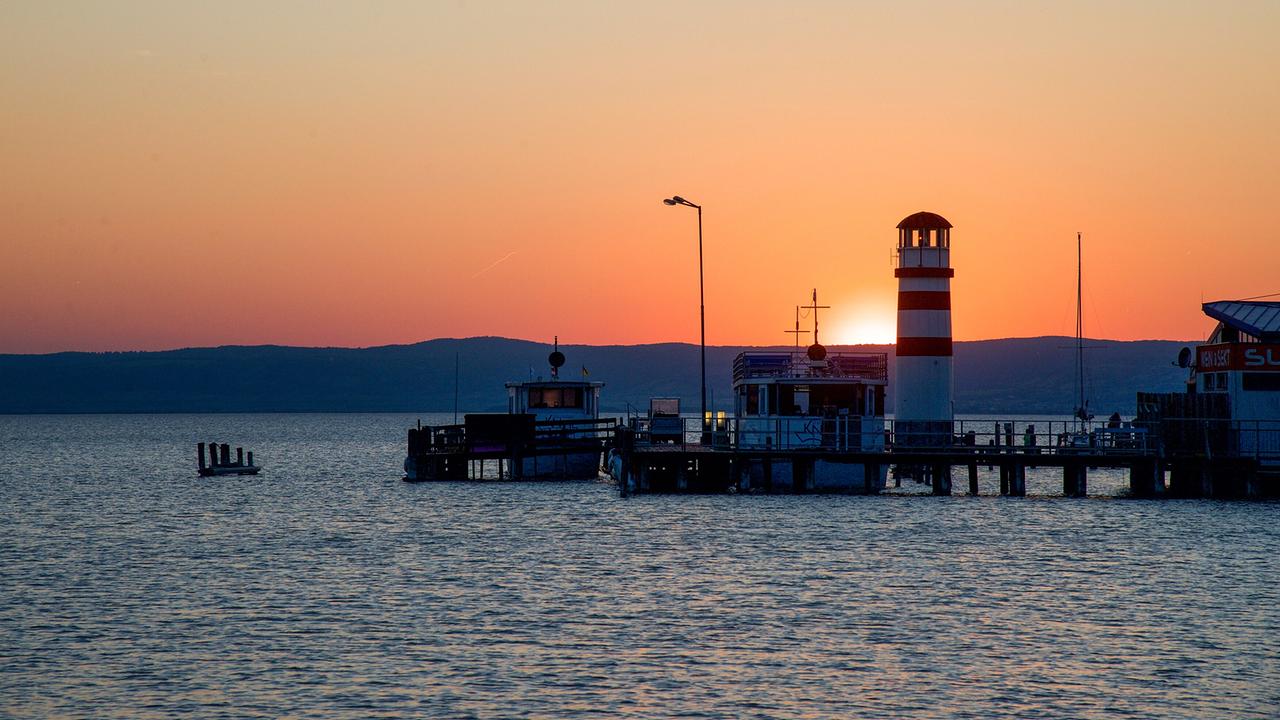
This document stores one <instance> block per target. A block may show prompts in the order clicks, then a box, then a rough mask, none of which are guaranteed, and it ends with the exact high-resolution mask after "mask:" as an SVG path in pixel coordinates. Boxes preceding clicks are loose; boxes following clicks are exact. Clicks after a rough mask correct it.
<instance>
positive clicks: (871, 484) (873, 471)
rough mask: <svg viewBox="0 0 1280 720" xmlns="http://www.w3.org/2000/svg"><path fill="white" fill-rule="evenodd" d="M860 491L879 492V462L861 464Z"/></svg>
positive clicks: (867, 492) (868, 493) (870, 493)
mask: <svg viewBox="0 0 1280 720" xmlns="http://www.w3.org/2000/svg"><path fill="white" fill-rule="evenodd" d="M862 491H863V492H864V493H866V494H867V495H875V494H877V493H879V492H880V463H874V462H869V463H866V464H865V465H863V466H862Z"/></svg>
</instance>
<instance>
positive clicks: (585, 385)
mask: <svg viewBox="0 0 1280 720" xmlns="http://www.w3.org/2000/svg"><path fill="white" fill-rule="evenodd" d="M547 362H548V364H549V365H550V367H551V372H550V377H549V378H547V379H544V378H542V377H538V378H534V379H529V380H525V381H520V382H508V383H506V385H505V386H506V390H507V412H505V413H468V414H466V415H464V416H463V420H464V422H463V423H462V424H454V425H446V426H440V427H430V426H427V427H423V426H419V427H417V428H411V429H410V430H409V439H408V453H407V455H406V457H405V461H404V471H405V476H404V479H405V480H408V481H418V480H462V479H482V478H484V477H485V470H484V467H485V465H484V463H485V462H486V461H496V467H497V476H498V478H500V479H501V478H510V479H518V480H541V479H581V478H594V477H596V476H597V474H598V473H599V471H600V464H601V455H602V453H603V450H604V445H605V441H606V440H607V439H608V438H609V437H611V436H612V431H613V428H614V426H615V425H616V420H615V419H613V418H604V419H601V418H600V391H601V389H602V388H603V387H604V383H603V382H600V381H595V380H588V379H587V371H586V369H585V368H584V369H583V373H582V378H581V379H579V380H573V379H564V378H561V377H560V369H561V368H562V367H563V366H564V364H565V356H564V353H562V352H560V339H559V337H556V338H555V341H554V345H553V349H552V351H551V353H550V355H548V357H547ZM455 417H456V415H455ZM477 462H478V463H479V466H478V467H476V466H474V463H477Z"/></svg>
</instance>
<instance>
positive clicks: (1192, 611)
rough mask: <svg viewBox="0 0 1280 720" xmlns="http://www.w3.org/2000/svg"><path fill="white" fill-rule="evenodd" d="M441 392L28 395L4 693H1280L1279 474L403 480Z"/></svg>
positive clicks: (5, 469) (917, 703) (861, 706)
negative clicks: (351, 408) (214, 411)
mask: <svg viewBox="0 0 1280 720" xmlns="http://www.w3.org/2000/svg"><path fill="white" fill-rule="evenodd" d="M412 420H413V419H412V418H408V417H403V416H395V415H368V416H353V415H338V416H325V415H244V416H237V415H223V416H106V417H103V416H73V417H6V418H0V453H2V454H0V501H2V502H0V527H2V528H3V533H2V534H0V658H2V662H0V715H3V716H6V717H55V716H58V717H86V718H89V717H92V718H99V717H131V718H153V717H154V718H167V717H173V716H175V715H180V714H181V715H194V716H199V717H214V718H218V717H228V718H230V717H236V718H240V717H281V716H306V717H331V718H365V717H374V718H376V717H403V716H405V715H416V716H425V717H442V718H459V717H462V718H465V717H477V718H489V717H517V718H575V717H582V718H587V717H590V718H598V717H612V718H674V717H679V718H721V717H751V718H828V717H833V716H851V717H858V716H860V717H898V718H940V717H956V718H1026V717H1062V718H1104V717H1105V718H1113V717H1125V718H1203V717H1229V718H1251V717H1252V718H1263V717H1275V716H1276V707H1277V703H1278V701H1280V649H1278V648H1277V644H1276V642H1275V638H1276V637H1280V587H1278V584H1277V579H1278V575H1277V570H1278V565H1280V559H1278V558H1280V523H1278V522H1277V519H1278V517H1280V505H1276V504H1269V503H1243V502H1241V503H1231V502H1214V501H1138V500H1107V499H1096V498H1095V499H1088V500H1067V499H1061V498H1049V497H1039V498H1037V497H1030V498H1025V499H1001V498H996V497H981V498H964V497H955V498H928V497H870V498H868V497H637V498H631V499H627V500H621V499H619V498H618V497H617V496H616V494H615V493H614V492H613V491H612V489H611V488H610V487H608V486H605V485H602V484H598V483H590V482H581V483H545V484H528V485H517V484H510V483H491V484H484V485H461V484H438V485H429V484H424V485H408V484H404V483H401V482H399V481H398V480H397V478H398V465H399V460H400V453H401V450H402V448H401V443H400V441H401V439H402V436H403V432H402V431H403V428H405V427H408V426H409V425H410V424H411V421H412ZM211 438H227V439H229V440H235V441H237V442H242V443H244V444H245V445H246V446H248V447H252V449H253V450H254V451H255V453H256V456H257V457H259V458H261V459H262V461H263V463H264V464H265V465H266V466H267V468H268V470H267V472H266V473H265V474H264V475H262V476H260V477H258V478H253V479H247V478H246V479H223V480H198V479H196V478H195V477H194V472H193V470H192V465H193V464H194V458H193V457H191V456H192V455H193V453H194V449H193V447H194V443H195V442H197V441H199V440H208V439H211ZM1091 481H1092V480H1091ZM1055 482H1056V480H1055V478H1054V477H1053V476H1052V475H1048V474H1046V475H1044V476H1043V477H1039V478H1038V479H1037V478H1036V476H1033V478H1032V479H1030V480H1029V486H1030V489H1031V490H1032V491H1033V493H1035V492H1038V493H1039V494H1040V495H1051V494H1053V489H1054V483H1055ZM1037 483H1038V484H1037ZM1108 483H1110V485H1108ZM1122 484H1123V478H1115V477H1110V478H1109V477H1107V476H1105V475H1100V476H1099V478H1098V482H1097V483H1096V484H1095V485H1094V486H1093V487H1095V488H1098V487H1102V488H1106V487H1112V488H1115V487H1120V486H1122ZM1037 488H1038V490H1037Z"/></svg>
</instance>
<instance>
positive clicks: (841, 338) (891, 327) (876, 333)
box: [834, 308, 897, 345]
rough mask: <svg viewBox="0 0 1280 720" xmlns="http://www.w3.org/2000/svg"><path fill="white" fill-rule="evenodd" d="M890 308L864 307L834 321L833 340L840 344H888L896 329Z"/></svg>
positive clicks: (893, 337) (890, 342)
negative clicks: (851, 314)
mask: <svg viewBox="0 0 1280 720" xmlns="http://www.w3.org/2000/svg"><path fill="white" fill-rule="evenodd" d="M894 322H895V317H894V314H893V311H892V310H887V311H886V310H880V309H878V308H877V309H873V308H866V309H864V310H860V311H859V312H858V313H857V314H856V315H854V316H852V317H849V318H842V319H841V320H839V321H837V323H836V326H835V327H836V331H835V337H834V339H835V341H836V342H837V343H838V344H840V345H889V344H892V343H893V341H894V339H895V336H896V332H897V329H896V327H895V324H894Z"/></svg>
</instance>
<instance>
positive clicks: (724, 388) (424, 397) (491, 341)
mask: <svg viewBox="0 0 1280 720" xmlns="http://www.w3.org/2000/svg"><path fill="white" fill-rule="evenodd" d="M1072 343H1073V339H1072V338H1063V337H1040V338H1019V339H1004V340H981V341H974V342H957V343H956V344H955V379H956V393H955V398H956V411H957V412H960V413H1002V414H1003V413H1028V414H1029V413H1063V414H1066V413H1070V412H1071V409H1072V408H1073V407H1074V400H1073V397H1074V393H1075V390H1074V387H1075V385H1074V383H1075V380H1074V377H1075V375H1074V353H1072V352H1071V351H1070V350H1069V349H1066V348H1067V347H1069V346H1070V345H1071V344H1072ZM1088 344H1089V345H1091V346H1098V347H1097V349H1091V350H1089V351H1087V352H1088V353H1089V354H1088V361H1087V362H1088V388H1089V397H1090V398H1091V407H1092V408H1093V409H1094V411H1095V412H1096V413H1098V414H1099V415H1105V414H1108V413H1110V412H1111V411H1112V410H1115V409H1118V410H1121V411H1122V412H1128V413H1131V412H1132V411H1133V403H1134V393H1135V392H1136V391H1138V390H1148V391H1173V390H1178V389H1181V388H1182V383H1183V380H1184V378H1185V371H1184V370H1181V369H1179V368H1177V367H1174V366H1173V365H1172V362H1171V361H1172V359H1173V358H1174V357H1175V356H1176V355H1177V352H1178V349H1179V348H1181V347H1182V346H1183V345H1184V344H1185V343H1180V342H1173V341H1165V340H1143V341H1134V342H1118V341H1111V340H1090V341H1088ZM561 349H562V350H563V351H564V352H565V354H566V356H567V357H568V365H567V366H566V367H565V368H564V375H565V377H577V376H580V374H581V371H582V368H583V367H586V368H587V369H588V370H589V372H590V378H591V379H592V380H602V381H604V382H605V383H606V387H605V390H604V394H603V397H602V405H603V406H604V408H605V409H606V410H610V411H623V410H625V409H626V407H627V404H628V403H630V404H632V405H634V406H640V407H644V406H646V405H647V400H648V398H649V397H650V396H654V395H678V396H680V397H682V398H683V399H684V407H685V408H686V409H695V408H696V407H697V402H698V346H696V345H689V344H684V343H662V344H655V345H607V346H590V345H568V346H562V347H561ZM744 349H752V348H743V347H708V348H707V382H708V386H709V388H710V393H711V395H712V396H713V397H714V402H713V403H712V404H713V405H714V406H715V407H717V408H719V409H728V408H729V407H730V405H729V397H730V387H731V380H730V368H731V365H732V362H733V358H734V356H736V355H737V354H738V353H739V352H741V351H742V350H744ZM832 349H837V348H832ZM840 349H843V348H840ZM849 349H861V350H867V351H876V352H888V353H889V354H890V358H891V359H892V352H893V348H892V346H857V347H854V348H849ZM549 350H550V348H549V347H548V346H547V345H545V344H541V343H533V342H528V341H524V340H509V339H506V338H494V337H478V338H467V339H440V340H430V341H427V342H422V343H417V344H414V345H390V346H384V347H373V348H362V349H348V348H301V347H280V346H269V345H268V346H252V347H244V346H226V347H217V348H191V349H184V350H169V351H162V352H110V353H78V352H70V353H55V354H49V355H0V412H2V413H44V412H48V413H68V412H123V413H130V412H313V411H314V412H378V411H406V412H425V411H433V410H451V409H452V408H453V398H454V359H455V355H456V357H457V358H458V361H459V365H460V368H461V371H460V373H459V383H458V398H459V406H460V407H461V408H462V409H463V410H473V411H476V410H505V409H506V393H505V390H504V389H503V383H504V382H507V381H512V380H521V379H527V378H529V377H531V376H536V375H546V374H547V365H546V356H547V353H548V352H549ZM890 368H891V372H892V362H890ZM890 379H891V381H892V377H891V378H890ZM890 393H892V382H891V383H890ZM890 407H892V405H890Z"/></svg>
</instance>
